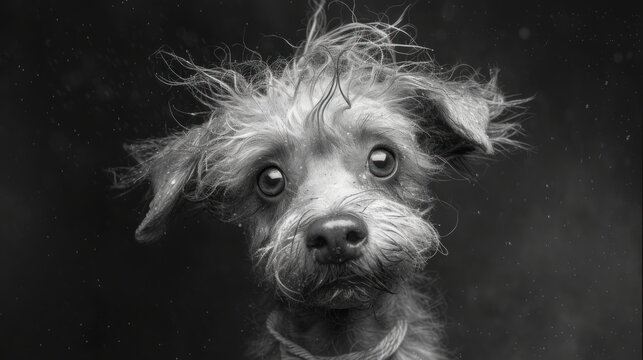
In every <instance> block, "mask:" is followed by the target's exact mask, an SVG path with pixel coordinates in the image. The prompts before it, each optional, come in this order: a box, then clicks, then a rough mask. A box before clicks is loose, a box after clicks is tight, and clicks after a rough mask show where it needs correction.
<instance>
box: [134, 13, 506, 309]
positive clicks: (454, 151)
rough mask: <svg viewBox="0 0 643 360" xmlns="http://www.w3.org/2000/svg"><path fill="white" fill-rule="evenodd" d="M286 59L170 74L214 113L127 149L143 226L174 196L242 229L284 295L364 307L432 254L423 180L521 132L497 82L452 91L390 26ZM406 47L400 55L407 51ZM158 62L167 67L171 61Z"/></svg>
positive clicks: (324, 40) (306, 48) (335, 35)
mask: <svg viewBox="0 0 643 360" xmlns="http://www.w3.org/2000/svg"><path fill="white" fill-rule="evenodd" d="M322 22H323V14H322V13H321V11H318V12H317V13H316V14H315V16H314V17H313V20H312V21H311V23H310V26H309V29H308V38H307V40H306V42H304V43H303V44H302V45H301V46H300V47H298V49H297V51H296V52H295V55H294V56H293V58H292V59H287V60H282V61H278V62H276V63H274V64H266V63H264V62H262V61H260V60H253V61H248V62H245V63H242V64H240V65H236V67H227V68H226V67H220V68H214V69H206V68H201V67H197V66H195V65H193V64H191V63H189V62H187V61H185V60H182V59H180V58H177V57H174V56H170V57H169V59H170V60H171V61H173V62H174V61H176V62H179V63H180V64H181V65H185V66H187V67H188V68H189V69H190V70H192V71H193V74H192V75H191V76H189V77H185V78H180V79H175V80H176V81H174V82H173V83H181V84H185V85H188V86H190V87H191V89H192V90H193V91H194V92H195V93H196V94H197V95H198V96H199V98H200V99H201V100H202V101H203V103H205V104H206V105H207V106H208V107H209V119H208V121H207V122H206V123H204V124H202V125H198V126H195V127H193V128H191V129H189V130H188V131H185V132H183V133H179V134H176V135H173V136H170V137H167V138H163V139H156V140H151V141H146V142H143V143H140V144H137V145H134V146H132V147H131V150H132V152H133V154H134V156H135V158H136V159H137V160H138V162H139V165H138V166H136V167H134V168H133V169H130V170H129V171H128V172H127V174H126V176H125V178H124V183H125V184H132V183H134V182H138V181H141V180H144V179H149V180H150V181H151V183H152V185H153V192H154V198H153V200H152V203H151V205H150V209H149V212H148V214H147V216H146V217H145V219H144V220H143V222H142V224H141V225H140V226H139V228H138V229H137V231H136V236H137V238H138V239H139V240H141V241H150V240H153V239H155V238H157V237H158V236H159V235H160V234H161V233H162V231H163V222H164V221H165V219H166V217H167V216H168V214H170V211H171V210H172V208H173V206H174V205H175V203H176V202H177V201H178V200H179V199H180V198H181V197H188V198H191V199H192V200H198V201H201V202H203V203H207V204H208V206H210V207H213V208H217V209H220V210H223V211H222V212H221V213H222V214H224V216H225V217H226V218H227V219H231V220H234V221H238V222H241V223H243V224H244V225H245V226H246V228H247V230H248V233H249V234H250V237H251V239H250V249H251V253H252V255H253V259H254V260H255V263H256V266H257V269H259V271H260V272H261V274H262V275H263V277H264V278H265V280H266V282H267V283H268V284H271V285H272V286H273V287H274V288H275V289H276V290H277V293H278V294H279V295H280V296H281V297H282V298H284V299H288V300H289V301H293V302H303V303H305V304H307V305H313V306H321V307H327V308H346V307H354V306H361V305H364V304H368V303H370V302H371V301H372V300H373V299H374V298H375V297H377V295H378V294H380V293H381V292H383V291H392V290H393V289H394V286H395V284H397V283H398V282H400V281H403V280H404V279H405V278H406V277H407V276H408V274H409V273H410V272H412V271H414V270H416V269H418V268H420V267H422V265H423V264H424V263H425V261H426V260H427V258H429V257H430V256H431V255H433V254H434V253H435V252H436V251H438V250H439V249H440V245H439V240H438V233H437V231H436V230H435V229H434V227H433V226H432V225H431V224H430V223H429V222H428V219H427V213H428V210H429V208H430V205H431V198H430V195H429V192H428V190H427V189H428V183H429V181H430V179H431V178H432V176H433V175H435V174H436V173H437V172H438V171H440V170H441V169H442V168H443V167H444V165H445V164H448V163H450V162H451V161H452V160H456V159H462V158H463V157H465V156H470V155H476V154H490V153H492V152H493V151H494V149H498V148H502V147H503V146H505V145H511V144H512V140H511V139H510V137H511V136H512V135H513V134H514V133H515V131H516V126H515V124H512V123H509V122H506V121H503V122H501V121H498V117H499V116H500V115H501V113H502V112H503V111H504V110H505V109H506V108H507V107H509V106H513V105H515V104H516V103H517V102H510V101H505V99H504V97H503V96H502V95H501V94H500V92H499V91H498V89H497V88H496V86H495V75H494V76H492V79H491V81H488V82H484V83H480V82H479V81H476V80H475V79H474V78H473V77H467V78H463V79H461V80H450V75H449V74H451V75H452V73H453V72H451V73H446V72H445V71H444V70H440V69H441V68H438V67H436V66H435V65H434V64H433V63H432V62H430V61H413V60H406V61H397V60H396V56H400V55H402V56H406V57H409V56H411V55H413V54H415V55H418V54H417V53H420V55H422V53H423V52H425V49H423V48H421V47H419V46H417V45H413V43H412V42H411V43H409V44H406V45H402V44H399V43H395V42H393V41H392V40H391V39H393V38H394V37H395V36H402V35H405V34H406V33H405V32H404V30H403V29H401V28H399V27H398V26H397V24H395V25H387V24H383V23H370V24H362V23H351V24H348V25H344V26H341V27H339V28H337V29H335V30H332V31H330V32H326V33H322V32H321V31H320V29H321V28H322V26H321V23H322ZM404 49H406V53H403V54H400V52H401V50H404ZM166 59H167V57H166Z"/></svg>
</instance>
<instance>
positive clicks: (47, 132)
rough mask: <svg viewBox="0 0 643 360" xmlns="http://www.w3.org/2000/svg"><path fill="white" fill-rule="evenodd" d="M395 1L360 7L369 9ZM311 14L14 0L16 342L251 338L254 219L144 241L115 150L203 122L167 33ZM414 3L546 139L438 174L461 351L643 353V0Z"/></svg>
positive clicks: (0, 88) (6, 59)
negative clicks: (117, 171) (169, 57)
mask: <svg viewBox="0 0 643 360" xmlns="http://www.w3.org/2000/svg"><path fill="white" fill-rule="evenodd" d="M389 5H390V4H387V2H385V1H370V2H368V5H365V4H364V3H362V2H359V3H358V4H357V5H356V11H357V13H358V16H360V18H363V19H368V20H374V19H376V16H375V15H373V14H371V13H369V10H372V11H375V12H382V11H385V10H387V7H389ZM340 9H341V7H340V6H337V5H335V6H333V7H331V11H330V15H331V16H336V15H338V14H339V13H340ZM401 11H402V7H399V6H398V7H392V8H391V9H389V10H388V13H389V14H390V15H391V16H392V17H395V16H396V15H399V14H400V13H401ZM307 13H308V7H307V5H306V3H305V2H304V1H290V2H288V1H274V2H273V1H259V0H256V1H238V2H233V1H193V2H186V3H183V2H175V1H147V2H145V1H118V2H108V1H103V2H93V1H84V2H80V1H78V2H62V1H60V2H57V1H52V2H46V1H43V2H32V1H3V2H2V7H1V8H0V19H1V20H0V29H1V35H0V36H1V37H0V39H1V44H2V51H1V55H0V146H1V148H0V149H1V151H0V154H2V155H0V156H1V158H0V160H1V161H2V163H1V164H2V167H1V170H0V219H1V220H0V238H1V239H0V358H2V359H58V358H60V359H92V358H95V359H135V358H136V359H152V358H153V359H175V358H177V359H188V358H195V359H236V358H238V357H239V356H240V354H241V352H242V351H243V349H244V343H245V341H246V339H247V338H249V337H250V336H251V335H250V333H252V327H251V323H252V321H251V318H252V315H251V314H252V313H253V311H252V303H253V301H254V300H255V298H256V294H257V293H258V290H257V288H256V285H255V283H254V280H253V276H252V274H251V271H250V264H249V260H248V256H247V254H246V248H245V242H244V238H243V234H242V232H241V230H240V229H238V228H237V227H236V226H234V224H221V223H219V222H217V221H216V220H214V219H211V218H210V217H209V216H208V215H206V214H197V215H193V216H188V217H178V218H176V219H175V220H174V221H173V223H172V224H171V226H170V228H169V231H168V236H166V237H165V238H164V240H162V241H161V242H158V243H155V244H153V245H149V246H142V245H139V244H136V243H135V241H134V239H133V233H134V229H135V227H136V225H137V222H138V221H139V220H141V219H142V216H143V213H144V211H145V208H146V203H145V201H144V200H143V199H144V198H145V194H146V191H145V189H144V188H140V189H137V190H135V191H133V192H130V193H128V194H126V195H124V196H119V193H118V192H116V191H113V190H110V184H111V181H112V179H111V177H110V175H109V174H108V173H107V172H106V171H105V169H107V168H109V167H113V166H123V165H127V164H131V161H130V160H129V159H128V158H127V156H126V154H125V152H124V150H123V149H122V144H123V143H124V142H128V141H132V140H135V139H140V138H146V137H150V136H161V135H165V134H168V133H169V132H172V131H176V130H179V129H180V127H181V125H180V124H183V125H189V124H195V123H199V122H200V121H202V119H201V118H194V117H190V116H188V115H186V114H184V113H182V112H181V111H194V110H195V109H198V106H197V104H196V103H195V102H193V101H191V100H190V98H189V94H186V93H185V92H181V91H180V90H176V89H169V88H168V87H166V86H164V85H162V84H161V83H160V82H159V81H158V80H157V79H156V78H155V74H156V73H158V72H163V71H164V68H163V67H162V66H161V65H160V64H159V62H158V60H156V59H155V58H154V57H153V56H151V55H152V54H153V53H154V51H156V50H157V49H159V48H160V47H162V46H165V47H166V48H167V49H170V50H172V51H174V52H176V53H177V54H179V55H182V56H188V54H189V56H191V57H192V58H193V59H194V60H195V61H196V62H197V63H199V64H201V65H208V64H212V63H214V62H215V57H214V53H215V47H216V46H219V45H222V44H230V45H231V44H235V43H236V44H238V43H245V44H246V45H247V46H248V47H249V48H251V49H255V50H257V51H259V52H260V53H262V54H263V55H264V56H265V57H267V58H275V57H277V56H287V55H289V53H290V50H289V48H288V46H287V45H285V44H284V43H283V42H282V41H281V40H279V39H277V38H274V37H269V36H267V35H269V34H277V35H281V36H283V37H285V38H286V39H288V40H290V41H292V42H295V43H296V42H298V41H300V40H302V39H303V35H304V34H303V31H301V29H302V28H303V26H304V24H305V15H306V14H307ZM344 13H345V11H344ZM407 18H408V19H409V21H410V22H411V23H412V24H413V25H414V26H415V27H416V29H417V41H418V42H419V43H420V44H421V45H425V46H427V47H430V48H432V49H433V50H434V52H433V55H434V57H435V58H436V60H437V61H438V62H439V63H443V64H454V63H467V64H470V65H472V66H473V67H475V68H479V69H481V70H482V71H483V73H484V72H486V71H487V70H488V69H489V68H490V67H498V68H500V69H501V70H502V71H501V73H500V85H501V87H502V88H503V89H504V90H505V92H506V93H509V94H517V95H519V96H530V95H535V96H536V97H535V100H533V101H532V102H531V103H530V105H529V111H530V113H531V116H530V117H529V119H528V120H527V121H526V122H525V124H524V127H525V131H526V137H525V138H524V140H525V141H526V142H528V143H529V144H531V145H532V146H533V150H532V151H530V152H520V153H514V154H512V155H511V156H509V157H506V158H500V159H498V161H494V162H492V163H489V164H487V165H483V166H479V167H476V168H475V172H476V174H477V176H476V180H477V182H467V181H449V182H446V181H444V182H437V183H436V184H435V185H434V189H435V191H436V193H437V195H438V197H439V198H440V200H441V202H440V203H439V204H438V205H437V208H436V212H435V214H434V218H435V222H436V223H437V224H439V225H440V227H439V228H440V231H441V233H442V234H444V235H447V234H448V236H445V237H444V239H443V240H444V243H445V245H446V246H447V248H448V249H449V251H450V254H449V255H448V256H437V257H435V258H434V259H432V260H431V261H430V263H429V265H428V271H431V272H432V273H435V274H436V276H437V278H438V280H437V281H436V283H435V286H436V287H437V288H438V289H439V290H440V291H441V292H442V294H443V296H444V298H445V300H446V301H445V302H446V304H447V305H446V306H445V307H444V311H445V319H446V331H447V334H448V338H447V339H448V346H449V348H450V349H452V350H453V351H454V354H455V357H457V358H464V359H640V358H641V118H642V113H641V80H642V79H641V70H642V68H641V11H640V3H639V4H637V2H636V1H634V2H632V5H631V6H626V5H623V4H617V2H600V4H596V5H595V4H590V3H587V2H583V3H578V4H562V3H558V2H556V1H549V2H535V1H531V2H525V3H521V2H518V1H493V2H492V1H474V0H469V1H465V2H458V3H456V2H452V1H446V0H439V1H429V2H426V1H417V2H415V3H414V5H413V7H412V8H411V11H410V13H409V16H408V17H407ZM232 53H233V55H234V57H236V58H237V59H239V58H240V57H241V56H242V53H243V51H242V49H241V47H239V46H236V47H232ZM171 106H174V107H176V108H177V109H178V110H177V111H174V117H175V118H176V120H174V119H173V118H172V113H171V111H170V109H171ZM456 223H457V224H458V226H457V227H456V228H455V229H454V230H453V228H454V227H455V225H456Z"/></svg>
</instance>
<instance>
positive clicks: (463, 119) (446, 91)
mask: <svg viewBox="0 0 643 360" xmlns="http://www.w3.org/2000/svg"><path fill="white" fill-rule="evenodd" d="M441 90H442V91H440V92H435V93H432V94H431V96H433V97H434V98H433V100H434V104H435V108H436V110H437V112H438V116H439V117H440V118H441V120H443V121H444V122H445V123H446V125H447V126H448V127H449V128H451V130H453V131H455V133H456V134H458V135H459V136H461V137H462V138H464V139H466V140H468V141H469V142H471V143H472V144H474V145H475V146H476V147H478V148H480V149H481V150H482V151H483V152H484V153H485V154H491V153H493V145H492V143H491V139H490V137H489V134H487V128H488V127H489V122H490V120H491V118H490V109H489V104H488V103H487V101H486V100H485V99H484V98H482V96H476V95H475V94H470V93H467V92H466V91H459V89H457V88H450V87H445V88H443V89H441Z"/></svg>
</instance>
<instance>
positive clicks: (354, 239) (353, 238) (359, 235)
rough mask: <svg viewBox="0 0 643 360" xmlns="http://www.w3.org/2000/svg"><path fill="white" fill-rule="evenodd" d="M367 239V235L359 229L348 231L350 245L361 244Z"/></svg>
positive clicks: (347, 238)
mask: <svg viewBox="0 0 643 360" xmlns="http://www.w3.org/2000/svg"><path fill="white" fill-rule="evenodd" d="M364 240H366V235H365V234H364V233H363V232H361V231H359V230H350V231H349V232H348V233H346V242H347V243H348V244H350V245H353V246H355V245H359V244H360V243H362V242H363V241H364Z"/></svg>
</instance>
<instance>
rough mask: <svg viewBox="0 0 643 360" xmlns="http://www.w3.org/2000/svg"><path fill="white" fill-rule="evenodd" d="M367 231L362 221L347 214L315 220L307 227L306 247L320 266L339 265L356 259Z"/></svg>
mask: <svg viewBox="0 0 643 360" xmlns="http://www.w3.org/2000/svg"><path fill="white" fill-rule="evenodd" d="M367 236H368V230H367V228H366V223H365V222H364V220H362V219H360V218H358V217H357V216H353V215H349V214H337V215H329V216H324V217H321V218H319V219H316V220H315V221H313V222H312V223H311V224H310V225H309V226H308V233H307V235H306V246H308V249H310V250H312V251H313V252H314V254H313V255H314V257H315V260H316V261H317V262H318V263H320V264H341V263H343V262H346V261H349V260H353V259H356V258H358V257H359V256H360V255H361V254H362V252H361V247H362V245H363V244H364V243H365V242H366V237H367Z"/></svg>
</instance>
